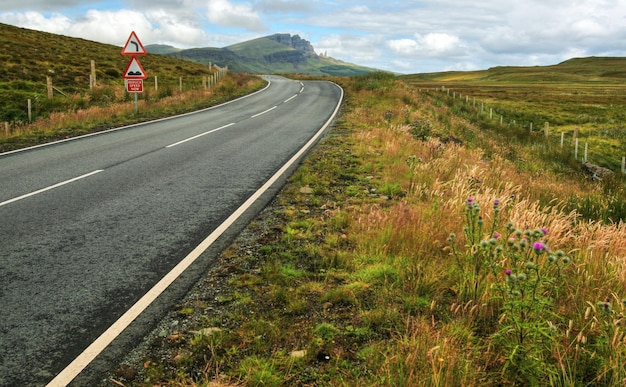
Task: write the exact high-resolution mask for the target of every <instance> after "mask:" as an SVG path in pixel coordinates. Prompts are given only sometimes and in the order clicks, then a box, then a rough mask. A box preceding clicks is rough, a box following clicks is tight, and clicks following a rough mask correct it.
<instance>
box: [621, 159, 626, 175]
mask: <svg viewBox="0 0 626 387" xmlns="http://www.w3.org/2000/svg"><path fill="white" fill-rule="evenodd" d="M622 173H626V157H622Z"/></svg>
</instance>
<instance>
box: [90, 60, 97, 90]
mask: <svg viewBox="0 0 626 387" xmlns="http://www.w3.org/2000/svg"><path fill="white" fill-rule="evenodd" d="M95 86H97V84H96V61H95V60H93V59H92V60H91V83H90V85H89V88H90V89H91V88H93V87H95Z"/></svg>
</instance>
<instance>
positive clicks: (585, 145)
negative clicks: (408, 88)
mask: <svg viewBox="0 0 626 387" xmlns="http://www.w3.org/2000/svg"><path fill="white" fill-rule="evenodd" d="M429 90H433V89H429ZM434 90H435V91H436V92H440V93H445V95H446V96H448V97H450V98H451V99H452V100H453V101H455V100H459V101H461V102H462V103H464V104H465V105H466V106H468V107H470V108H472V109H474V112H475V113H476V114H477V115H479V116H481V117H483V118H486V116H487V115H488V117H489V121H494V120H495V121H496V122H499V125H501V126H502V127H517V128H526V129H527V130H528V131H529V132H531V133H533V132H534V133H536V132H540V131H543V133H544V134H545V137H546V138H547V139H550V138H553V137H556V138H557V139H558V145H559V146H560V147H561V148H565V147H571V149H572V152H573V156H574V158H575V159H576V160H577V161H580V162H582V163H584V164H587V165H589V164H591V162H590V161H589V159H590V156H592V158H593V156H595V157H596V158H604V159H606V156H607V155H606V154H604V153H600V152H597V153H595V154H594V153H593V152H594V151H595V149H594V148H592V147H590V144H589V142H587V141H585V142H583V141H581V138H580V133H579V129H578V128H575V129H573V130H569V131H559V130H558V128H557V127H555V126H553V125H550V122H547V121H545V122H543V124H539V125H537V124H536V123H534V122H532V121H527V122H517V121H516V120H515V119H511V120H508V121H507V118H506V117H505V116H504V114H501V113H499V112H498V111H497V108H493V107H491V106H488V105H487V104H486V103H485V102H482V101H479V100H477V99H476V97H471V96H470V95H468V94H465V95H462V94H461V93H457V92H456V91H454V90H452V89H450V88H446V87H441V88H435V89H434ZM420 91H421V89H420ZM521 115H523V114H517V116H521ZM624 131H626V129H624ZM554 133H558V135H556V136H555V135H553V134H554ZM597 137H599V136H597ZM612 164H614V165H621V168H620V170H619V171H620V172H621V173H622V174H626V156H622V157H621V161H620V162H616V163H612ZM594 167H595V169H598V168H604V167H599V166H594ZM605 169H607V168H605ZM609 170H610V168H609ZM613 172H615V171H613Z"/></svg>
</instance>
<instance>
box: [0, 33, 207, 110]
mask: <svg viewBox="0 0 626 387" xmlns="http://www.w3.org/2000/svg"><path fill="white" fill-rule="evenodd" d="M129 33H130V31H129ZM123 44H124V42H120V46H114V45H109V44H102V43H97V42H92V41H88V40H84V39H78V38H71V37H67V36H62V35H56V34H50V33H46V32H41V31H35V30H29V29H25V28H19V27H14V26H10V25H6V24H1V23H0V62H1V63H2V66H3V69H2V71H1V72H0V121H15V120H21V121H25V120H26V104H27V100H28V99H31V100H32V101H33V103H34V104H35V106H34V108H35V109H36V108H37V107H38V106H39V105H40V104H46V105H48V104H49V102H48V100H47V98H46V93H47V88H46V78H47V77H48V76H49V77H50V78H51V81H52V83H53V86H54V87H55V88H56V90H58V95H59V98H64V97H63V94H65V95H67V96H68V97H69V96H72V95H73V94H76V93H85V92H87V91H89V77H90V73H91V61H92V60H94V61H95V65H96V82H97V84H98V85H100V86H103V85H122V86H123V85H124V80H123V78H122V73H123V72H124V69H125V68H126V65H127V64H128V57H125V56H123V55H121V48H122V47H121V46H122V45H123ZM141 64H142V65H143V67H144V69H145V71H146V73H147V74H148V75H149V76H150V77H153V76H158V77H159V84H160V85H162V86H166V85H167V84H168V82H171V83H172V84H177V82H178V79H179V77H181V76H185V77H189V76H200V75H207V74H210V73H211V70H210V69H209V68H208V67H207V66H206V65H202V64H200V63H194V62H190V61H186V60H181V59H178V58H175V57H171V56H163V55H155V54H148V55H145V56H143V57H142V58H141ZM55 93H57V92H56V91H55ZM61 93H63V94H61ZM55 100H56V98H55Z"/></svg>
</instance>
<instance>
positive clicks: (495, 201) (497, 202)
mask: <svg viewBox="0 0 626 387" xmlns="http://www.w3.org/2000/svg"><path fill="white" fill-rule="evenodd" d="M499 205H500V200H498V199H496V200H494V201H493V206H494V207H498V206H499Z"/></svg>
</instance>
